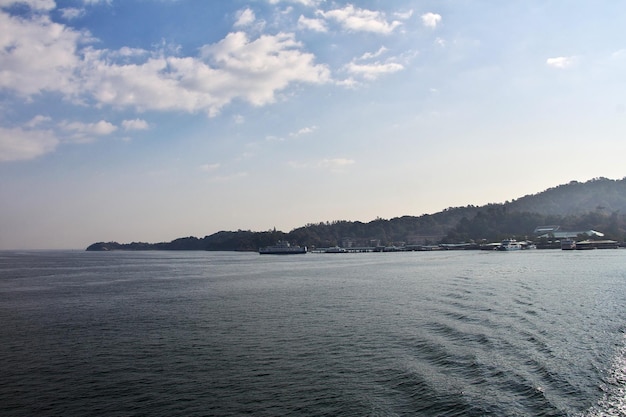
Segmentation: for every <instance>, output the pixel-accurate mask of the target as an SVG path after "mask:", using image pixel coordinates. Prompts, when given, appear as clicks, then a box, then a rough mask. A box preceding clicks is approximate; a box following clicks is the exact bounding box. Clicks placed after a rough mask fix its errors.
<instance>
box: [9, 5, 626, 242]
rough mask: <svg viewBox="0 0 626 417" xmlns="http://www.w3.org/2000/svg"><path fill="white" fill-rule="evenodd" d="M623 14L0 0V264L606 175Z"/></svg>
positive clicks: (614, 148)
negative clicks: (54, 252)
mask: <svg viewBox="0 0 626 417" xmlns="http://www.w3.org/2000/svg"><path fill="white" fill-rule="evenodd" d="M624 16H626V3H625V2H620V1H614V0H610V1H604V0H599V1H595V2H588V1H564V0H563V1H550V0H524V1H522V0H519V1H507V2H493V1H468V0H460V1H459V0H449V1H448V0H431V1H411V0H402V1H401V0H397V1H375V0H372V1H354V2H343V1H322V0H256V1H238V0H233V1H207V0H123V1H122V0H119V1H118V0H73V1H70V0H65V1H62V0H56V1H55V0H24V1H13V0H0V46H1V48H0V249H35V248H50V249H56V248H76V249H82V248H84V247H86V246H87V245H88V244H90V243H93V242H96V241H110V240H116V241H119V242H131V241H148V242H159V241H169V240H172V239H175V238H177V237H183V236H198V237H202V236H205V235H208V234H212V233H214V232H217V231H220V230H237V229H244V230H248V229H249V230H255V231H262V230H269V229H271V228H274V227H276V228H277V229H280V230H284V231H289V230H291V229H292V228H295V227H299V226H302V225H305V224H307V223H316V222H320V221H327V220H329V221H330V220H360V221H370V220H373V219H375V218H376V217H382V218H392V217H397V216H402V215H421V214H425V213H434V212H437V211H440V210H442V209H445V208H447V207H452V206H464V205H467V204H474V205H482V204H486V203H490V202H504V201H506V200H511V199H515V198H518V197H521V196H523V195H526V194H532V193H536V192H539V191H542V190H544V189H546V188H549V187H552V186H556V185H559V184H562V183H566V182H569V181H571V180H579V181H585V180H588V179H591V178H594V177H600V176H604V177H608V178H615V179H618V178H623V177H624V176H625V175H626V169H625V168H624V166H625V165H624V155H626V141H625V140H624V138H625V133H626V83H625V82H624V74H626V33H625V32H626V29H624V25H623V18H624Z"/></svg>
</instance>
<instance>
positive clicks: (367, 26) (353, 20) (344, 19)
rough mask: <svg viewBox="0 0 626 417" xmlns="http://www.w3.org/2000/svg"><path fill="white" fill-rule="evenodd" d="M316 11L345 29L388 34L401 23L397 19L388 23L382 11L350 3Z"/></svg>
mask: <svg viewBox="0 0 626 417" xmlns="http://www.w3.org/2000/svg"><path fill="white" fill-rule="evenodd" d="M317 13H318V14H320V15H321V16H323V17H324V18H326V19H332V20H334V21H336V22H338V23H339V24H340V25H341V26H342V27H344V28H345V29H348V30H353V31H363V32H374V33H382V34H389V33H391V32H393V31H394V29H395V28H397V27H398V26H400V25H401V24H402V23H401V22H399V21H397V20H394V21H393V22H391V23H389V22H388V21H387V20H386V18H385V15H384V13H382V12H378V11H373V10H367V9H359V8H355V7H354V6H353V5H351V4H349V5H347V6H346V7H344V8H343V9H334V10H329V11H327V12H324V11H321V10H318V11H317Z"/></svg>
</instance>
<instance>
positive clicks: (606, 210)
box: [87, 178, 626, 251]
mask: <svg viewBox="0 0 626 417" xmlns="http://www.w3.org/2000/svg"><path fill="white" fill-rule="evenodd" d="M547 224H550V225H560V226H561V229H566V230H591V229H592V230H598V231H601V232H603V233H605V235H606V237H607V238H610V239H614V240H618V241H624V240H625V236H626V178H623V179H621V180H611V179H607V178H596V179H593V180H590V181H587V182H584V183H581V182H577V181H572V182H570V183H568V184H564V185H559V186H557V187H554V188H550V189H547V190H545V191H542V192H540V193H538V194H534V195H527V196H524V197H521V198H519V199H517V200H514V201H512V202H508V203H504V204H488V205H485V206H481V207H475V206H467V207H451V208H448V209H445V210H443V211H440V212H438V213H435V214H425V215H422V216H402V217H396V218H392V219H380V218H379V219H376V220H372V221H371V222H367V223H363V222H358V221H357V222H354V221H348V220H336V221H332V222H324V223H317V224H307V225H305V226H302V227H299V228H296V229H294V230H292V231H290V232H288V233H285V232H282V231H277V230H270V231H266V232H253V231H249V230H238V231H221V232H218V233H214V234H212V235H209V236H205V237H204V238H196V237H186V238H180V239H176V240H173V241H172V242H162V243H141V242H139V243H138V242H134V243H129V244H120V243H117V242H108V243H106V242H99V243H94V244H93V245H90V246H89V247H88V248H87V250H215V251H218V250H225V251H256V250H258V248H259V247H261V246H267V245H271V244H274V243H275V242H277V241H278V240H287V241H289V242H292V243H297V244H299V245H305V246H309V247H331V246H335V245H339V246H346V245H348V244H350V245H352V246H375V245H402V244H408V245H411V244H413V245H423V244H435V243H460V242H470V241H479V240H487V241H498V240H501V239H503V238H506V237H517V238H523V239H526V238H532V237H533V236H532V232H533V230H534V229H535V227H537V226H539V225H547Z"/></svg>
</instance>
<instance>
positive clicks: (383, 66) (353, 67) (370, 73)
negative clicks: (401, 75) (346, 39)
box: [345, 62, 404, 80]
mask: <svg viewBox="0 0 626 417" xmlns="http://www.w3.org/2000/svg"><path fill="white" fill-rule="evenodd" d="M345 69H346V71H348V72H349V73H351V74H354V75H360V76H362V77H363V78H365V79H366V80H375V79H377V78H378V77H380V76H381V75H384V74H390V73H394V72H398V71H401V70H403V69H404V65H402V64H399V63H397V62H386V63H380V62H375V63H372V64H357V63H355V62H350V63H349V64H347V65H346V67H345Z"/></svg>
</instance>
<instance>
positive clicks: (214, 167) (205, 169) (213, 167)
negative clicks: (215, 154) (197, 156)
mask: <svg viewBox="0 0 626 417" xmlns="http://www.w3.org/2000/svg"><path fill="white" fill-rule="evenodd" d="M220 166H221V164H219V163H215V164H204V165H200V170H201V171H203V172H212V171H215V170H217V169H219V167H220Z"/></svg>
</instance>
